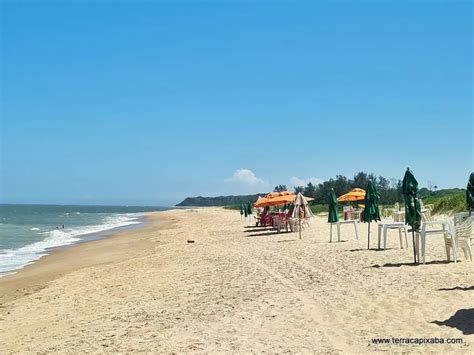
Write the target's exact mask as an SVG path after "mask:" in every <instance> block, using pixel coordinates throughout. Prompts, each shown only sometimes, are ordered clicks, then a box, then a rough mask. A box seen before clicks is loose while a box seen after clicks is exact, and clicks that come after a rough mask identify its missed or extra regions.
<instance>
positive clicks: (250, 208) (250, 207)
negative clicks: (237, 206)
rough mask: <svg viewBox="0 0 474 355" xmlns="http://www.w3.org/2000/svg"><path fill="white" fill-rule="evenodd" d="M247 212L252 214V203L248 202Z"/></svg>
mask: <svg viewBox="0 0 474 355" xmlns="http://www.w3.org/2000/svg"><path fill="white" fill-rule="evenodd" d="M247 214H248V215H249V216H250V215H251V214H252V204H251V203H250V202H247Z"/></svg>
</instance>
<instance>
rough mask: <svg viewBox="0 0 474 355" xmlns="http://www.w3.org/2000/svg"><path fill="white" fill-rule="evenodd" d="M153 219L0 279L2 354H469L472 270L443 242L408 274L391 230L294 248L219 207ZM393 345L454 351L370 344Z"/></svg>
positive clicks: (317, 238)
mask: <svg viewBox="0 0 474 355" xmlns="http://www.w3.org/2000/svg"><path fill="white" fill-rule="evenodd" d="M147 220H148V221H149V222H148V223H147V224H146V225H145V226H144V227H143V228H139V229H136V230H134V231H127V232H123V233H117V234H115V235H113V236H110V237H107V238H104V239H101V240H97V241H91V242H87V243H83V244H79V245H75V246H73V247H71V248H67V249H64V250H58V251H55V252H54V253H52V254H50V255H49V256H46V257H44V258H43V259H42V260H40V261H39V262H38V263H37V264H34V265H31V266H29V267H27V268H25V269H24V271H22V272H19V273H18V274H15V275H12V276H11V277H9V278H10V282H9V284H8V283H7V282H5V281H7V280H5V279H6V278H3V280H0V289H2V291H3V290H5V291H8V294H6V295H4V297H3V299H2V304H1V306H0V328H1V329H2V332H3V334H2V337H0V352H2V353H23V352H40V353H48V352H68V351H69V352H70V351H74V352H88V353H90V352H94V353H99V352H117V353H121V352H127V353H134V352H157V353H196V352H200V353H201V352H209V353H230V352H232V353H235V352H239V353H248V352H272V353H284V352H299V353H310V352H311V353H313V352H320V353H323V352H324V353H388V352H404V353H425V352H426V353H443V354H450V353H456V354H469V353H472V350H473V346H474V333H473V329H474V328H472V326H473V323H472V320H473V319H474V318H473V317H472V315H473V312H474V302H473V299H472V295H471V292H472V270H473V267H474V264H473V262H470V261H466V260H465V258H464V257H462V256H460V260H459V261H458V263H454V262H447V261H446V253H445V247H444V241H443V238H432V239H430V241H429V243H427V246H426V255H427V263H426V265H418V266H414V265H413V260H412V257H413V255H412V250H411V249H406V248H403V249H401V248H400V245H399V238H398V233H396V232H394V233H390V236H389V238H388V245H387V247H388V248H387V249H386V250H380V249H377V248H376V246H377V238H376V235H377V234H376V233H375V234H372V235H373V237H372V238H371V249H369V250H368V249H367V234H366V231H367V225H364V224H361V225H360V226H359V239H356V238H355V235H354V230H353V229H352V228H351V226H343V227H341V230H342V240H341V242H333V243H330V242H329V225H328V223H327V219H326V218H323V217H321V216H316V217H314V218H312V219H311V221H310V226H309V227H307V228H305V230H304V231H303V233H302V239H301V240H300V239H299V237H298V233H279V234H277V233H275V231H274V230H272V229H271V228H259V227H255V225H254V224H253V223H252V221H242V220H241V219H240V215H239V214H238V212H237V211H232V210H225V209H222V208H203V209H189V210H169V211H163V212H156V213H151V214H149V215H148V216H147ZM190 241H192V243H190ZM32 282H33V283H34V284H31V283H32ZM0 293H2V294H3V292H0ZM391 337H392V338H393V337H395V338H404V339H422V338H423V339H424V338H433V337H436V338H441V339H460V340H461V343H456V344H449V343H444V344H431V343H427V344H422V345H416V344H411V343H410V344H404V345H400V344H398V345H397V344H392V343H384V342H381V343H375V342H374V339H391Z"/></svg>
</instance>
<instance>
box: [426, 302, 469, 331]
mask: <svg viewBox="0 0 474 355" xmlns="http://www.w3.org/2000/svg"><path fill="white" fill-rule="evenodd" d="M431 323H434V324H437V325H439V326H443V325H444V326H447V327H451V328H456V329H458V330H460V331H461V332H462V333H463V335H472V334H474V308H470V309H460V310H458V311H456V313H454V315H452V316H451V317H450V318H448V319H446V320H444V321H439V320H435V321H433V322H431Z"/></svg>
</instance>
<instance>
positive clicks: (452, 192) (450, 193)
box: [420, 189, 467, 214]
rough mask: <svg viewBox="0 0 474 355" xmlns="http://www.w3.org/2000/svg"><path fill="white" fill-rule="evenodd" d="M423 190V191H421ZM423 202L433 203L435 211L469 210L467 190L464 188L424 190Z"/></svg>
mask: <svg viewBox="0 0 474 355" xmlns="http://www.w3.org/2000/svg"><path fill="white" fill-rule="evenodd" d="M420 192H421V191H420ZM420 195H421V194H420ZM421 197H422V198H423V203H424V204H425V205H427V204H433V205H434V208H433V213H435V214H437V213H448V214H450V213H457V212H462V211H466V210H467V204H466V191H465V190H463V189H446V190H439V191H428V192H426V191H425V192H424V196H421Z"/></svg>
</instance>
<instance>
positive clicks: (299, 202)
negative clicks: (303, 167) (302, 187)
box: [291, 192, 314, 239]
mask: <svg viewBox="0 0 474 355" xmlns="http://www.w3.org/2000/svg"><path fill="white" fill-rule="evenodd" d="M313 216H314V215H313V212H311V209H310V208H309V206H308V202H307V201H306V199H305V198H304V196H303V195H302V194H301V192H298V195H297V196H296V198H295V202H294V208H293V213H292V214H291V217H293V218H296V217H298V222H299V225H300V226H299V230H300V239H301V220H302V219H304V218H309V217H313Z"/></svg>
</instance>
